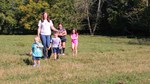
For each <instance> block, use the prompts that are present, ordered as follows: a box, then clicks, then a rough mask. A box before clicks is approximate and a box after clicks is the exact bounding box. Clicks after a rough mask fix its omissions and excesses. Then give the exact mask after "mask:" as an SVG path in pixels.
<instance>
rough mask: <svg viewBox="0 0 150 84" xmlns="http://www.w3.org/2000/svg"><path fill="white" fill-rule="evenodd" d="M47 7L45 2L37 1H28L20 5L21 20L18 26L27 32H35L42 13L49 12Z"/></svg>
mask: <svg viewBox="0 0 150 84" xmlns="http://www.w3.org/2000/svg"><path fill="white" fill-rule="evenodd" d="M48 8H49V5H48V3H47V2H45V1H42V0H39V1H38V2H36V1H33V0H29V1H28V2H27V4H25V5H20V6H19V9H20V10H21V13H20V14H21V16H22V17H21V20H20V21H19V23H20V25H22V27H24V28H25V29H28V30H37V23H38V20H39V19H41V13H42V12H43V11H49V9H48Z"/></svg>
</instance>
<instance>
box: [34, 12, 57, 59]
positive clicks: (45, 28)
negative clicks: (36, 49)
mask: <svg viewBox="0 0 150 84" xmlns="http://www.w3.org/2000/svg"><path fill="white" fill-rule="evenodd" d="M51 29H52V30H53V31H58V30H57V29H56V28H55V27H54V25H53V22H52V21H51V20H50V18H49V16H48V13H47V12H44V13H43V14H42V18H41V20H39V23H38V31H37V35H38V36H39V37H40V38H41V41H42V44H43V46H44V48H43V57H44V59H47V58H48V51H47V48H49V46H50V41H51Z"/></svg>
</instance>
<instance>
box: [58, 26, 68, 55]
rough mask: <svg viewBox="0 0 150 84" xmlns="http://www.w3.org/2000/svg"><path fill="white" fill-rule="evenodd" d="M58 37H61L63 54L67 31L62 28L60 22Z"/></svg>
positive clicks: (63, 52) (63, 53)
mask: <svg viewBox="0 0 150 84" xmlns="http://www.w3.org/2000/svg"><path fill="white" fill-rule="evenodd" d="M58 32H59V34H58V37H59V38H60V39H61V46H62V55H65V45H66V35H67V31H66V29H65V28H63V26H62V24H61V23H59V24H58Z"/></svg>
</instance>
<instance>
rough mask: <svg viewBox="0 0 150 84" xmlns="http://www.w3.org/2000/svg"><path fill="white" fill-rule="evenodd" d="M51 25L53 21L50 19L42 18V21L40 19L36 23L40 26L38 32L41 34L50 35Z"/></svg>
mask: <svg viewBox="0 0 150 84" xmlns="http://www.w3.org/2000/svg"><path fill="white" fill-rule="evenodd" d="M51 26H53V22H52V21H51V20H50V22H48V21H47V20H44V21H43V22H42V21H41V20H40V21H39V23H38V27H39V28H41V31H40V34H41V35H51V28H50V27H51Z"/></svg>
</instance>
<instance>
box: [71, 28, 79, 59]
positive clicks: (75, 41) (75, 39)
mask: <svg viewBox="0 0 150 84" xmlns="http://www.w3.org/2000/svg"><path fill="white" fill-rule="evenodd" d="M71 42H72V54H73V56H74V55H77V48H78V32H77V30H76V29H73V30H72V33H71Z"/></svg>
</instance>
